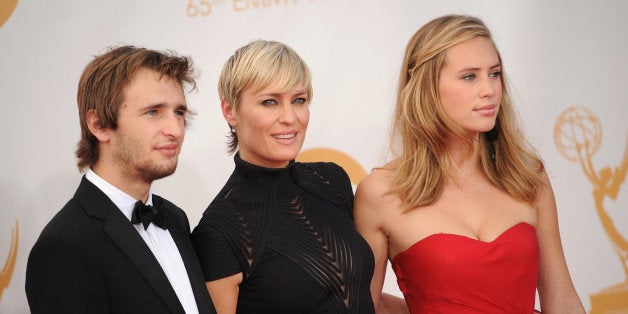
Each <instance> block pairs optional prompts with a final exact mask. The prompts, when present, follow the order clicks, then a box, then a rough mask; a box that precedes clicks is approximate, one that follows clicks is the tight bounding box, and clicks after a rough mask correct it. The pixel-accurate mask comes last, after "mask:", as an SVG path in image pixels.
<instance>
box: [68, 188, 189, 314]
mask: <svg viewBox="0 0 628 314" xmlns="http://www.w3.org/2000/svg"><path fill="white" fill-rule="evenodd" d="M75 198H76V199H77V200H78V202H79V203H81V205H82V206H83V208H84V209H85V211H86V213H87V214H88V215H90V216H92V217H94V218H97V219H101V220H104V222H105V223H104V226H103V232H104V233H105V234H106V235H107V236H108V237H109V238H110V239H111V241H112V242H114V243H115V244H116V246H117V247H118V248H119V249H120V251H122V253H123V254H124V255H126V256H127V258H128V259H129V261H131V263H132V264H133V265H134V266H135V268H136V269H137V271H138V272H139V273H140V274H142V276H143V277H144V279H146V281H147V282H148V283H149V284H150V286H151V287H152V288H153V290H154V291H155V293H157V295H158V296H159V297H160V298H161V299H162V301H163V302H164V304H166V306H167V307H168V309H169V310H170V311H171V312H173V313H184V310H183V306H182V305H181V302H179V299H178V297H177V295H176V293H175V292H174V289H173V288H172V286H171V285H170V281H168V278H167V277H166V274H165V273H164V271H163V270H162V268H161V266H160V265H159V262H157V259H156V258H155V256H154V255H153V253H152V252H151V250H150V249H149V248H148V246H147V245H146V243H145V242H144V240H143V239H142V237H141V236H140V235H139V234H138V233H137V230H135V228H134V227H133V225H132V224H131V222H130V221H129V220H128V219H127V218H126V217H125V216H124V214H122V212H121V211H120V209H118V208H117V207H116V206H115V205H114V204H113V202H111V200H110V199H109V198H108V197H107V196H106V195H105V194H104V193H103V192H102V191H100V190H99V189H98V188H97V187H96V186H95V185H93V184H92V183H91V182H89V180H87V179H85V178H83V180H82V181H81V184H80V185H79V188H78V190H77V191H76V194H75Z"/></svg>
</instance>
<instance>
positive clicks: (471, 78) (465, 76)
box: [462, 74, 475, 81]
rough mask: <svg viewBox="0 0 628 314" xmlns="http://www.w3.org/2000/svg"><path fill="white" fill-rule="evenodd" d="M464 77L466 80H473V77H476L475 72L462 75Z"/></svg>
mask: <svg viewBox="0 0 628 314" xmlns="http://www.w3.org/2000/svg"><path fill="white" fill-rule="evenodd" d="M462 79H463V80H465V81H472V80H473V79H475V74H466V75H464V76H462Z"/></svg>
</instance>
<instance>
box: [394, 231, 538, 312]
mask: <svg viewBox="0 0 628 314" xmlns="http://www.w3.org/2000/svg"><path fill="white" fill-rule="evenodd" d="M392 267H393V270H394V271H395V274H396V275H397V283H398V284H399V288H400V289H401V292H403V295H404V297H405V299H406V303H407V304H408V308H409V309H410V313H413V314H416V313H534V296H535V291H536V283H537V276H538V272H539V246H538V241H537V238H536V232H535V229H534V227H533V226H531V225H529V224H527V223H524V222H521V223H519V224H517V225H515V226H513V227H511V228H510V229H508V230H506V231H504V233H502V234H501V235H500V236H499V237H497V239H495V240H493V241H492V242H483V241H479V240H475V239H471V238H468V237H465V236H460V235H454V234H444V233H439V234H433V235H431V236H428V237H427V238H425V239H422V240H420V241H419V242H417V243H415V244H414V245H412V246H411V247H410V248H408V249H407V250H405V251H403V252H401V253H399V254H398V255H397V256H395V258H394V260H393V262H392Z"/></svg>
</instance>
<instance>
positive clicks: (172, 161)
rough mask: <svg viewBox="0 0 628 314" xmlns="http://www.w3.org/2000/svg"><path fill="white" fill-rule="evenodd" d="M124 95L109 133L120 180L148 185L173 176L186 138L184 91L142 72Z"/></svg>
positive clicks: (165, 79)
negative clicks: (126, 179)
mask: <svg viewBox="0 0 628 314" xmlns="http://www.w3.org/2000/svg"><path fill="white" fill-rule="evenodd" d="M123 95H124V98H123V102H122V104H121V105H120V110H119V111H118V128H117V129H116V130H111V132H112V133H113V134H111V137H110V138H111V147H112V154H111V157H112V159H113V160H112V162H113V165H114V166H115V168H116V169H119V170H120V171H121V173H120V174H121V175H122V176H124V177H128V178H139V179H141V180H144V181H145V182H147V183H150V182H152V181H154V180H156V179H160V178H163V177H166V176H169V175H171V174H173V173H174V171H175V169H176V168H177V159H178V156H179V152H180V151H181V145H182V143H183V138H184V136H185V115H186V112H187V105H186V102H185V95H184V93H183V88H182V87H181V85H180V84H179V83H178V82H177V81H175V80H173V79H171V78H168V77H166V76H161V74H160V73H158V72H156V71H153V70H149V69H144V68H143V69H140V70H139V71H138V72H137V73H136V74H135V76H134V77H133V79H132V81H131V83H130V84H129V85H128V86H127V87H126V88H125V89H124V92H123Z"/></svg>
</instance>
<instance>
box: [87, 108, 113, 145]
mask: <svg viewBox="0 0 628 314" xmlns="http://www.w3.org/2000/svg"><path fill="white" fill-rule="evenodd" d="M85 118H86V119H85V120H86V122H87V128H88V129H89V131H90V132H91V133H92V134H93V135H94V136H95V137H96V138H97V139H98V141H99V142H109V139H110V134H109V133H110V130H109V129H105V128H103V127H102V125H100V120H99V119H98V116H97V115H96V112H95V111H94V109H90V110H88V111H87V116H86V117H85Z"/></svg>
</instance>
